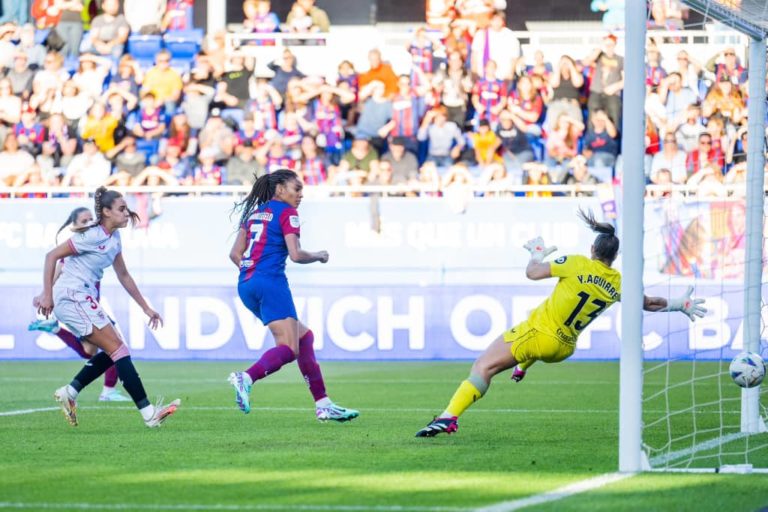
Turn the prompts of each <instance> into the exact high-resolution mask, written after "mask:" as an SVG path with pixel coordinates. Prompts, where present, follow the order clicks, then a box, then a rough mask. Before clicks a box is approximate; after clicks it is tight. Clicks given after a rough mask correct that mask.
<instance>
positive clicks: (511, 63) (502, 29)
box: [470, 11, 521, 80]
mask: <svg viewBox="0 0 768 512" xmlns="http://www.w3.org/2000/svg"><path fill="white" fill-rule="evenodd" d="M505 25H506V20H505V19H504V13H503V12H501V11H497V12H495V13H494V14H493V16H492V17H491V22H490V24H489V25H488V26H487V27H486V28H483V29H481V30H478V31H477V32H475V37H474V38H473V39H472V54H471V58H470V61H471V66H472V72H474V73H475V74H476V75H477V76H480V77H482V76H483V74H484V72H485V69H486V65H487V64H488V61H491V60H492V61H494V62H496V64H497V65H498V68H497V70H496V71H497V77H498V78H500V79H502V80H509V79H511V78H512V71H513V70H514V69H515V67H516V63H517V61H518V59H520V56H521V53H520V41H518V39H517V37H516V36H515V34H514V32H512V31H511V30H510V29H509V28H507V27H506V26H505Z"/></svg>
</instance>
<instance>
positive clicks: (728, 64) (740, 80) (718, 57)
mask: <svg viewBox="0 0 768 512" xmlns="http://www.w3.org/2000/svg"><path fill="white" fill-rule="evenodd" d="M704 68H705V69H706V70H707V71H709V72H710V73H711V74H712V75H714V80H715V81H716V82H718V81H720V79H722V78H725V79H727V81H729V82H731V83H732V84H733V85H735V86H739V85H743V84H745V83H746V82H747V78H748V73H747V69H746V68H745V67H744V66H742V65H741V62H739V58H738V56H737V55H736V49H735V48H733V47H728V48H726V49H725V50H723V51H722V52H720V53H717V54H715V55H714V56H712V58H711V59H709V60H708V61H707V63H706V64H705V65H704Z"/></svg>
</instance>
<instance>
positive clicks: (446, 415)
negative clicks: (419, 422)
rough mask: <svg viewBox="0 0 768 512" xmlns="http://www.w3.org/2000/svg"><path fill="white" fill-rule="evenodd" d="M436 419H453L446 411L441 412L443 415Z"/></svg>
mask: <svg viewBox="0 0 768 512" xmlns="http://www.w3.org/2000/svg"><path fill="white" fill-rule="evenodd" d="M438 418H453V414H451V413H449V412H448V411H447V410H446V411H443V413H442V414H441V415H440V416H438Z"/></svg>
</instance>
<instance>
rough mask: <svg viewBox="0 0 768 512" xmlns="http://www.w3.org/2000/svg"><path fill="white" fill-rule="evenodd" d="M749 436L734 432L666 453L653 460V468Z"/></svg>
mask: <svg viewBox="0 0 768 512" xmlns="http://www.w3.org/2000/svg"><path fill="white" fill-rule="evenodd" d="M748 435H749V434H747V433H746V432H733V433H731V434H726V435H724V436H720V437H716V438H714V439H710V440H709V441H704V442H703V443H699V444H695V445H693V446H691V447H689V448H685V449H682V450H675V451H674V452H669V453H665V454H664V455H658V456H656V457H653V458H652V459H651V466H653V467H656V466H666V465H667V464H668V463H670V462H672V461H675V460H679V459H684V458H685V457H688V456H689V455H693V454H695V453H696V452H702V451H706V450H710V449H712V448H717V447H718V446H721V445H724V444H727V443H730V442H731V441H736V440H737V439H741V438H742V437H746V436H748Z"/></svg>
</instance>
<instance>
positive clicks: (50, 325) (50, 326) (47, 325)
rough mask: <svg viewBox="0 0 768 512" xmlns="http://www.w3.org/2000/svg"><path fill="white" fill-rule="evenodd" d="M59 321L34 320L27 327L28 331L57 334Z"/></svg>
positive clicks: (50, 319)
mask: <svg viewBox="0 0 768 512" xmlns="http://www.w3.org/2000/svg"><path fill="white" fill-rule="evenodd" d="M59 329H60V327H59V321H58V320H57V319H55V318H49V319H47V320H35V321H34V322H32V323H30V324H29V326H28V327H27V330H28V331H43V332H49V333H51V334H56V333H57V332H59Z"/></svg>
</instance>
